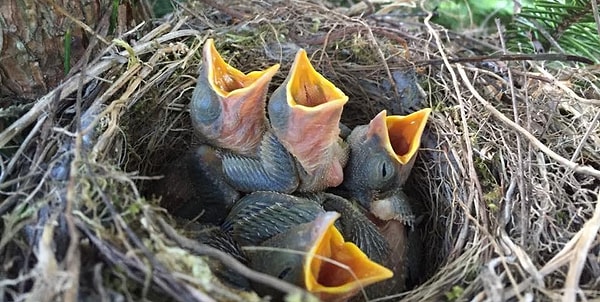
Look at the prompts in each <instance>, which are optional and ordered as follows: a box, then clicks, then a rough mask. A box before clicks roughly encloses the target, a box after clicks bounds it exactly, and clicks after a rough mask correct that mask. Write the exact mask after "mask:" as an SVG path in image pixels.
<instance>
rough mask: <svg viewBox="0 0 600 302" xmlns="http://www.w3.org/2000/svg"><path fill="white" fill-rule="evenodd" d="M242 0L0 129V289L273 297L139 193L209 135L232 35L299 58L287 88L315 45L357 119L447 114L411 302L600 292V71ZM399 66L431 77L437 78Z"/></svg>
mask: <svg viewBox="0 0 600 302" xmlns="http://www.w3.org/2000/svg"><path fill="white" fill-rule="evenodd" d="M243 2H244V3H245V4H243V5H241V4H239V5H229V6H228V7H227V8H224V7H218V6H216V7H215V5H214V4H212V5H213V6H211V5H210V3H209V1H206V3H209V4H202V3H199V2H193V3H191V4H189V5H188V6H186V7H182V8H179V9H178V10H177V12H176V13H175V14H174V15H173V16H171V17H170V18H169V19H166V20H161V21H160V22H158V23H157V24H155V25H150V24H146V25H145V26H141V27H139V28H137V29H135V30H133V31H131V32H130V33H127V34H125V35H124V36H122V37H120V39H121V40H123V41H127V42H126V43H118V44H119V45H118V46H117V45H116V44H115V43H113V44H112V45H110V46H108V47H106V48H105V49H104V50H103V51H102V52H101V53H100V55H98V56H97V59H95V60H90V63H89V64H87V65H86V66H85V67H84V68H83V69H82V70H81V71H80V72H79V73H77V74H74V75H72V76H71V77H69V78H68V79H66V80H65V81H64V84H63V85H61V86H60V87H58V88H56V89H55V90H54V91H52V92H51V93H49V94H48V95H46V96H44V97H42V98H41V99H39V100H38V101H37V102H36V103H35V104H34V106H33V107H32V108H31V109H30V110H29V111H27V112H26V113H25V114H24V115H22V116H21V117H20V118H19V119H18V120H17V121H15V122H14V123H13V124H12V125H10V126H9V127H7V128H6V129H4V130H3V131H2V133H0V148H1V149H0V152H1V153H0V155H1V156H2V161H1V162H0V164H1V166H0V167H1V168H2V170H1V173H0V192H1V194H2V195H0V196H2V201H0V215H2V222H1V224H0V230H1V231H2V235H1V238H0V259H2V266H1V268H0V297H4V298H5V299H8V300H14V301H24V300H27V301H55V300H64V301H75V300H77V298H78V293H79V298H80V299H82V300H85V299H89V300H98V299H100V298H102V299H105V300H104V301H113V300H114V301H119V300H118V299H119V298H124V299H128V300H133V301H137V300H140V299H142V298H146V299H149V300H152V301H163V300H179V301H214V300H218V301H221V300H223V301H253V300H255V301H257V300H259V297H258V296H257V295H255V294H254V293H249V292H241V291H236V290H233V289H231V288H229V287H227V286H225V285H224V284H222V283H220V282H219V281H218V280H217V279H215V278H214V277H213V276H212V274H211V273H210V270H209V269H208V263H209V262H210V261H215V259H221V260H222V261H224V262H225V263H227V264H228V265H230V266H231V267H233V268H234V270H235V271H236V272H238V273H240V274H243V275H244V276H246V277H249V278H252V279H253V280H257V281H259V282H267V283H269V282H276V281H273V280H272V279H268V278H266V279H265V278H264V276H260V275H253V272H249V271H247V270H245V268H244V267H241V266H240V264H239V263H236V262H232V261H231V259H229V258H227V255H223V254H219V252H218V251H215V250H211V249H209V248H208V247H206V246H203V245H201V244H193V243H190V242H187V243H186V241H185V238H182V237H181V236H180V235H178V234H177V232H176V231H174V230H173V229H170V228H169V227H168V225H167V224H165V223H164V221H165V220H166V221H167V222H169V221H170V222H172V221H171V219H170V218H169V217H168V215H167V214H166V213H165V211H164V210H162V209H161V208H160V207H158V206H157V205H156V204H157V201H155V200H148V199H146V198H144V196H143V194H142V193H141V191H142V189H143V188H144V187H145V186H146V185H148V184H151V183H152V182H154V181H156V177H155V176H157V175H156V174H157V172H156V171H157V169H158V167H159V166H160V163H163V162H166V161H169V160H170V159H172V158H174V157H176V156H178V155H180V154H182V153H183V152H184V151H185V150H188V149H189V148H190V147H191V146H193V144H194V136H193V132H192V128H191V125H190V120H189V117H188V112H187V104H188V103H189V98H190V96H191V91H192V89H193V87H194V83H195V78H196V77H197V69H198V64H199V62H200V59H201V58H200V55H199V53H200V52H199V48H200V47H201V45H202V44H203V43H204V41H205V39H206V38H208V37H214V38H215V40H216V42H217V48H218V49H219V50H220V51H221V53H222V54H223V56H224V57H225V58H230V59H231V64H232V65H234V66H238V67H240V68H241V69H242V70H244V71H248V70H256V69H259V68H263V67H266V66H268V65H271V64H273V63H281V64H282V68H281V70H282V72H280V73H279V74H278V76H277V77H276V78H275V79H274V81H273V83H272V86H273V87H276V85H278V84H280V83H281V82H282V81H283V78H284V77H285V73H286V71H287V70H289V66H290V64H291V62H292V60H293V56H294V54H295V53H296V50H297V49H298V48H306V49H307V50H308V53H309V54H310V55H311V60H312V62H313V63H314V64H315V67H316V68H317V70H319V71H320V72H322V73H323V74H324V75H325V76H326V77H327V78H329V79H330V80H331V81H333V82H334V83H336V85H338V87H340V88H341V89H342V90H343V91H344V92H346V93H347V94H348V95H349V96H350V102H349V104H348V106H347V108H346V109H345V111H344V121H345V122H346V123H347V124H349V125H356V124H362V123H366V122H367V121H368V120H369V119H370V118H372V117H373V116H374V115H375V114H376V113H377V112H379V111H380V110H382V109H388V110H389V111H391V112H393V113H397V114H403V113H407V112H412V111H414V110H415V109H417V108H422V107H432V108H434V112H433V114H432V116H431V118H430V122H429V125H428V128H427V129H426V133H425V135H424V138H423V145H422V150H421V151H420V153H419V158H418V160H417V164H416V166H415V169H414V172H413V175H412V176H411V178H410V180H409V183H408V185H407V191H408V193H409V194H410V195H412V196H414V197H415V198H416V199H417V200H419V204H418V205H417V209H416V210H417V212H418V213H419V215H420V216H421V217H420V223H419V224H418V225H417V230H418V232H417V235H416V236H421V237H422V240H421V242H422V243H423V246H422V247H420V248H422V251H423V252H422V254H423V255H424V257H425V261H424V264H423V265H422V266H421V269H422V271H423V273H422V275H423V276H422V278H421V279H422V281H423V283H422V284H421V285H420V286H418V287H416V288H414V289H413V290H411V291H408V292H406V293H403V294H402V295H400V297H402V298H403V299H404V301H427V300H440V299H449V300H454V299H459V300H472V301H505V300H524V301H531V300H536V301H539V300H556V299H563V300H564V301H577V300H580V301H581V300H586V299H587V300H594V299H600V290H598V289H599V288H600V265H599V264H598V263H599V260H600V258H599V257H600V255H599V253H600V236H599V235H598V234H599V233H598V230H599V228H600V202H599V200H600V189H599V187H600V186H599V184H600V171H599V169H600V133H599V131H598V119H599V116H600V107H599V106H600V88H599V86H600V84H599V83H600V81H598V77H599V76H600V72H599V70H598V69H597V68H590V67H582V66H579V67H575V65H574V64H572V63H571V62H568V61H566V60H561V57H558V59H559V60H555V61H536V60H515V61H510V60H508V61H497V62H495V63H492V64H487V65H486V64H481V63H477V62H463V63H460V62H458V63H456V62H455V61H452V59H454V58H456V57H468V56H475V55H480V54H482V53H490V52H502V46H501V43H497V44H498V45H496V44H494V45H491V44H489V43H485V42H483V41H477V40H475V39H468V38H466V37H462V36H461V35H457V34H451V33H448V32H446V31H444V30H443V29H441V28H438V27H436V26H435V25H433V24H431V23H430V22H428V19H427V18H426V19H425V21H424V22H417V21H416V20H412V19H406V18H403V19H400V18H398V17H394V16H393V15H385V16H382V15H370V16H368V17H363V18H358V17H348V16H346V15H344V14H343V12H341V11H330V10H329V9H327V8H325V7H323V6H322V5H320V4H319V5H317V4H312V3H309V2H303V1H294V2H292V3H291V4H286V5H285V6H284V5H282V4H278V3H274V4H269V3H268V2H262V1H243ZM366 9H368V8H366ZM496 40H497V39H496ZM124 49H125V50H124ZM563 59H564V58H563ZM493 66H495V67H497V68H499V70H493V69H492V68H491V67H493ZM398 75H405V76H406V75H408V76H407V77H408V78H409V79H411V77H413V76H414V75H417V76H418V79H419V83H420V86H421V87H422V90H421V89H420V88H419V87H418V86H416V85H414V84H411V83H412V81H410V80H409V81H400V80H397V79H396V80H395V81H394V80H393V79H394V76H398ZM406 83H408V84H406ZM404 84H406V85H405V87H399V88H403V89H399V90H398V89H394V86H404ZM397 88H398V87H397ZM73 121H81V123H80V124H79V126H78V123H76V122H73ZM197 255H205V256H203V257H199V256H197ZM261 278H262V279H261ZM275 285H276V286H278V287H279V288H281V289H282V290H284V291H287V292H294V291H295V288H293V287H290V286H287V285H286V284H275ZM306 298H307V297H303V296H298V295H296V296H294V297H293V298H292V300H302V299H306ZM385 299H391V300H396V297H387V298H385ZM381 300H384V299H378V300H377V301H381Z"/></svg>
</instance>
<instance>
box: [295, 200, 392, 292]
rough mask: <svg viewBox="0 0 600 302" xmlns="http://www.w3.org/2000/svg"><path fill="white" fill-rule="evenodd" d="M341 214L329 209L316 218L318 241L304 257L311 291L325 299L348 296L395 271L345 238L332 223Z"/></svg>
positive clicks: (307, 281) (307, 286)
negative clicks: (374, 259) (379, 262)
mask: <svg viewBox="0 0 600 302" xmlns="http://www.w3.org/2000/svg"><path fill="white" fill-rule="evenodd" d="M339 216H340V214H338V213H336V212H326V213H325V214H324V215H321V216H319V217H318V218H317V220H315V228H314V232H315V233H314V234H317V236H316V237H315V239H316V240H315V244H314V245H313V246H312V248H311V249H310V250H309V251H308V254H307V256H306V259H305V261H304V283H305V287H306V289H307V290H308V291H310V292H312V293H314V294H316V295H317V296H319V297H320V298H321V299H323V300H324V301H331V300H340V299H344V298H349V297H351V296H353V295H355V294H356V293H357V292H359V291H360V289H361V288H364V287H366V286H368V285H371V284H373V283H376V282H379V281H382V280H385V279H389V278H391V277H393V272H392V271H390V270H389V269H387V268H385V267H383V266H382V265H380V264H377V263H375V262H373V261H372V260H371V259H369V257H367V255H365V253H363V252H362V251H361V250H360V249H359V248H358V247H357V246H356V245H355V244H354V243H351V242H345V241H344V238H343V237H342V235H341V233H340V232H339V231H338V229H337V228H336V227H335V226H334V225H333V224H334V222H335V220H336V219H337V218H338V217H339Z"/></svg>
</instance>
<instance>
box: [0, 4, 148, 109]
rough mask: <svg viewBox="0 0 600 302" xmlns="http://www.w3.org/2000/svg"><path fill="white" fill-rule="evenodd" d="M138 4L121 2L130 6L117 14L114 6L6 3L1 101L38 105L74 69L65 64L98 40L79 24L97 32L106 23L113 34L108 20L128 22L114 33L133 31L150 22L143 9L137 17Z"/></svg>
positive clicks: (0, 15)
mask: <svg viewBox="0 0 600 302" xmlns="http://www.w3.org/2000/svg"><path fill="white" fill-rule="evenodd" d="M133 1H135V0H131V1H127V0H125V1H123V0H121V1H119V3H125V4H119V7H118V10H117V11H118V14H116V13H114V14H113V6H112V3H113V2H114V1H113V0H1V1H0V29H1V30H0V46H1V47H0V97H7V96H9V97H20V98H25V99H36V98H38V97H39V96H42V95H44V94H46V93H47V92H48V91H49V90H51V89H52V88H54V87H55V86H56V85H58V84H59V83H60V81H61V80H62V79H63V78H64V76H65V73H66V71H67V69H68V68H69V67H68V66H67V65H69V64H65V63H66V62H70V64H71V65H72V64H74V63H76V62H77V61H78V60H79V59H81V58H82V56H83V54H84V52H85V50H86V48H87V47H88V45H89V44H90V43H89V41H90V40H91V39H93V35H92V34H90V33H89V32H86V31H84V30H83V29H82V27H81V26H80V25H78V24H77V23H76V22H74V19H75V20H79V21H81V22H83V23H85V24H87V25H88V26H89V27H90V28H91V29H92V30H94V31H97V30H99V28H102V24H101V23H105V24H104V26H105V28H106V29H108V25H109V22H110V21H109V20H112V22H122V21H126V22H127V24H110V25H111V28H119V26H120V28H131V26H132V25H135V24H136V23H139V22H140V21H142V20H144V19H147V18H148V17H149V16H148V11H149V10H147V7H148V6H147V5H144V4H143V3H142V4H139V3H138V4H136V6H137V8H138V10H137V11H134V13H133V14H132V11H133V10H132V9H131V8H132V5H131V2H133ZM136 2H144V1H136ZM139 8H142V9H139ZM140 12H141V13H140ZM117 15H118V17H117ZM69 16H70V17H69ZM115 20H116V21H115ZM104 32H105V33H106V32H107V30H104ZM68 33H70V39H69V41H68V43H65V39H68V37H69V35H68ZM106 40H108V41H110V39H106ZM101 46H102V45H101ZM69 48H70V51H68V49H69ZM67 54H68V55H67Z"/></svg>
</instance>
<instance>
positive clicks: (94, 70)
mask: <svg viewBox="0 0 600 302" xmlns="http://www.w3.org/2000/svg"><path fill="white" fill-rule="evenodd" d="M196 35H200V32H198V31H196V30H180V31H176V32H171V33H168V34H166V35H164V36H161V37H160V38H157V39H156V40H153V41H150V42H146V43H142V44H139V45H136V46H134V47H133V51H134V52H135V53H136V55H141V54H144V53H147V52H150V51H153V50H154V49H155V48H156V43H165V42H167V41H170V40H173V39H178V38H181V37H186V36H196ZM108 47H112V45H111V46H108ZM123 57H124V58H127V57H129V54H128V53H127V51H125V50H124V51H121V52H119V53H118V54H117V55H116V56H112V57H109V58H106V59H105V60H102V61H100V62H98V64H94V65H92V66H90V67H89V69H88V70H87V72H86V73H85V74H84V73H81V72H80V73H77V74H75V75H73V76H72V77H70V78H69V79H67V80H65V82H64V83H63V84H61V85H60V86H58V87H56V88H55V89H53V90H52V91H50V92H49V93H48V94H46V95H44V96H43V97H41V98H40V99H39V100H37V102H35V104H34V105H33V107H32V108H31V109H30V110H29V111H28V112H27V113H25V114H24V115H23V116H21V117H20V118H19V119H18V120H16V121H15V122H13V123H12V124H11V125H10V126H8V127H7V128H6V129H5V130H4V131H2V132H1V133H0V148H3V147H4V146H5V145H6V144H7V143H8V142H9V141H10V140H11V139H12V138H13V137H14V136H15V135H17V134H18V133H20V132H21V131H23V130H24V129H27V127H28V126H29V125H31V123H33V121H35V119H37V118H38V117H39V116H41V115H42V114H44V112H45V110H46V108H47V107H48V106H49V105H50V104H51V103H52V102H53V101H54V100H55V98H58V99H61V100H62V99H63V98H65V97H67V96H69V95H70V94H71V93H73V92H75V91H76V90H77V89H78V87H79V85H80V84H87V83H89V82H90V81H92V80H94V79H96V77H98V76H100V75H101V74H103V73H104V72H106V71H108V70H109V69H110V68H112V67H113V66H114V65H117V64H125V63H126V61H124V60H120V59H119V58H123ZM80 77H82V78H83V81H80V79H79V78H80ZM57 96H58V97H57Z"/></svg>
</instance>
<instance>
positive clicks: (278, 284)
mask: <svg viewBox="0 0 600 302" xmlns="http://www.w3.org/2000/svg"><path fill="white" fill-rule="evenodd" d="M157 222H158V224H159V226H160V228H161V229H162V230H163V231H164V232H165V234H166V235H167V237H169V238H171V239H172V240H174V241H175V242H177V244H178V245H180V246H181V247H183V248H185V249H189V250H191V251H193V252H194V253H198V254H200V255H206V256H209V257H213V258H215V259H217V260H219V261H221V262H222V263H223V264H224V265H226V266H227V267H230V268H231V269H233V270H235V271H236V272H237V273H239V274H240V275H242V276H243V277H246V278H248V279H250V280H252V281H255V282H259V283H262V284H265V285H268V286H271V287H273V288H274V289H277V290H279V291H281V292H284V293H288V294H292V293H298V292H301V293H303V294H305V295H310V294H309V293H307V292H306V291H304V290H303V289H301V288H299V287H297V286H295V285H292V284H289V283H287V282H284V281H282V280H279V279H277V278H275V277H273V276H270V275H267V274H263V273H260V272H257V271H254V270H251V269H249V268H248V267H246V266H245V265H244V264H242V263H241V262H239V261H237V260H236V259H235V258H234V257H233V256H231V255H229V254H227V253H225V252H223V251H220V250H218V249H216V248H213V247H211V246H207V245H205V244H200V243H198V242H196V241H194V240H191V239H188V238H186V237H183V236H181V235H179V234H178V233H177V231H176V230H175V229H174V228H173V227H172V226H170V225H169V224H168V223H166V222H165V221H164V219H162V218H160V217H159V218H158V219H157Z"/></svg>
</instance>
